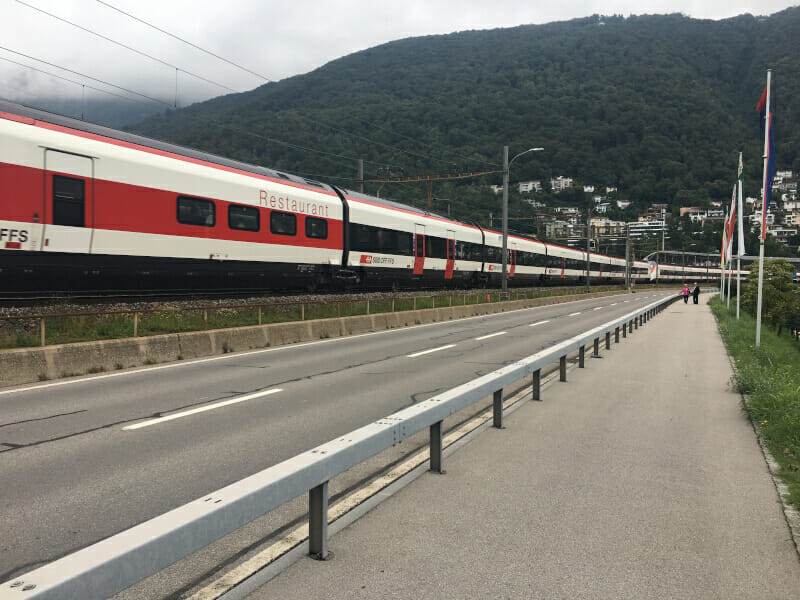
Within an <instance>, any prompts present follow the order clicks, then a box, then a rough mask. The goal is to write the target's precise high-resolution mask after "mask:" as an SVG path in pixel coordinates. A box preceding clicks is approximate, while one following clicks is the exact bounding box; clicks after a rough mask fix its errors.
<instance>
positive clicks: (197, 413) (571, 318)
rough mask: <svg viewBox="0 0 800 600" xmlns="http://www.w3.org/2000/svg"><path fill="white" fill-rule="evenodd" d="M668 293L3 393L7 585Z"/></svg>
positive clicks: (1, 524)
mask: <svg viewBox="0 0 800 600" xmlns="http://www.w3.org/2000/svg"><path fill="white" fill-rule="evenodd" d="M669 293H674V292H647V293H638V294H633V295H620V296H611V297H605V298H597V299H591V300H583V301H579V302H573V303H567V304H559V305H554V306H547V307H539V308H533V309H525V310H520V311H515V312H510V313H500V314H496V315H488V316H484V317H476V318H471V319H464V320H459V321H449V322H446V323H436V324H431V325H424V326H417V327H411V328H406V329H397V330H391V331H384V332H377V333H373V334H366V335H360V336H352V337H348V338H336V339H331V340H321V341H319V342H313V343H307V344H295V345H291V346H284V347H279V348H268V349H264V350H258V351H252V352H246V353H237V354H230V355H224V356H217V357H212V358H204V359H198V360H195V361H185V362H178V363H171V364H168V365H158V366H152V367H147V368H142V369H136V370H130V371H118V372H115V373H108V374H101V375H96V376H90V377H84V378H76V379H72V380H66V381H58V382H49V383H43V384H36V385H30V386H25V387H21V388H16V389H11V390H0V481H2V482H3V485H2V486H0V506H2V511H3V519H2V520H1V521H0V581H5V580H7V579H10V578H11V577H14V576H15V575H18V574H21V573H24V572H27V571H29V570H31V569H33V568H35V567H37V566H39V565H41V564H42V563H46V562H50V561H52V560H54V559H56V558H58V557H60V556H63V555H64V554H67V553H70V552H72V551H74V550H77V549H79V548H82V547H84V546H86V545H89V544H91V543H94V542H96V541H98V540H100V539H102V538H104V537H107V536H109V535H112V534H114V533H117V532H119V531H122V530H124V529H127V528H129V527H131V526H133V525H136V524H138V523H140V522H142V521H144V520H147V519H149V518H152V517H154V516H156V515H159V514H161V513H163V512H166V511H167V510H170V509H172V508H174V507H176V506H180V505H181V504H184V503H186V502H189V501H191V500H194V499H196V498H197V497H199V496H202V495H204V494H206V493H208V492H210V491H212V490H215V489H218V488H220V487H223V486H225V485H227V484H229V483H232V482H234V481H237V480H239V479H241V478H243V477H246V476H248V475H251V474H253V473H255V472H258V471H260V470H262V469H264V468H266V467H268V466H270V465H273V464H275V463H278V462H280V461H282V460H284V459H286V458H289V457H291V456H294V455H296V454H298V453H299V452H302V451H304V450H307V449H308V448H311V447H314V446H316V445H318V444H321V443H323V442H325V441H328V440H330V439H332V438H334V437H336V436H339V435H341V434H343V433H346V432H348V431H351V430H353V429H356V428H358V427H360V426H362V425H364V424H367V423H369V422H372V421H375V420H377V419H379V418H381V417H383V416H385V415H387V414H390V413H392V412H394V411H397V410H399V409H401V408H403V407H405V406H408V405H410V404H413V403H416V402H418V401H420V400H424V399H426V398H428V397H430V396H432V395H434V394H436V393H438V392H441V391H443V390H446V389H449V388H451V387H454V386H456V385H458V384H461V383H463V382H465V381H468V380H470V379H472V378H474V377H476V376H479V375H483V374H485V373H487V372H490V371H492V370H495V369H497V368H499V367H501V366H503V365H505V364H508V363H510V362H513V361H514V360H517V359H519V358H521V357H523V356H527V355H529V354H532V353H534V352H536V351H538V350H540V349H542V348H545V347H547V346H549V345H552V344H553V343H554V342H557V341H560V340H562V339H565V338H568V337H571V336H573V335H576V334H577V333H579V332H582V331H585V330H587V329H589V328H591V327H594V326H596V325H598V324H600V323H603V322H605V321H608V320H611V319H613V318H616V317H618V316H621V315H623V314H625V313H627V312H629V311H631V310H633V309H634V308H636V307H640V306H642V305H644V304H647V303H650V302H652V301H654V300H655V299H656V297H663V296H665V295H668V294H669ZM217 405H218V406H217ZM165 417H167V418H165Z"/></svg>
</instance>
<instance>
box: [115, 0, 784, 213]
mask: <svg viewBox="0 0 800 600" xmlns="http://www.w3.org/2000/svg"><path fill="white" fill-rule="evenodd" d="M354 34H357V32H354ZM798 39H800V8H792V9H788V10H785V11H783V12H781V13H777V14H774V15H772V16H770V17H767V18H756V17H753V16H750V15H744V16H740V17H736V18H732V19H727V20H723V21H705V20H696V19H690V18H687V17H684V16H681V15H667V16H640V17H630V18H622V17H598V16H593V17H590V18H586V19H579V20H574V21H569V22H562V23H552V24H548V25H541V26H521V27H516V28H512V29H497V30H491V31H468V32H460V33H455V34H450V35H442V36H429V37H421V38H411V39H406V40H401V41H397V42H392V43H388V44H384V45H382V46H378V47H375V48H371V49H369V50H365V51H363V52H359V53H356V54H352V55H350V56H347V57H344V58H341V59H338V60H335V61H333V62H331V63H328V64H326V65H325V66H323V67H321V68H319V69H317V70H315V71H313V72H311V73H308V74H306V75H302V76H297V77H293V78H290V79H286V80H283V81H281V82H278V83H271V84H268V85H264V86H262V87H260V88H258V89H256V90H253V91H251V92H248V93H244V94H236V95H230V96H225V97H220V98H217V99H214V100H211V101H208V102H204V103H201V104H196V105H193V106H190V107H188V108H186V109H182V110H179V111H175V112H171V113H169V114H166V115H164V116H162V117H157V118H152V119H150V120H148V121H145V122H143V123H140V124H139V125H137V126H135V127H132V128H131V129H132V130H133V131H136V132H139V133H143V134H145V135H149V136H154V137H159V138H162V139H167V140H170V141H172V142H175V143H179V144H184V145H189V146H192V147H196V148H200V149H203V150H206V151H210V152H213V153H217V154H221V155H224V156H227V157H231V158H236V159H240V160H243V161H247V162H252V163H256V164H261V165H264V166H269V167H273V168H278V169H282V170H287V171H290V172H294V173H301V174H306V175H307V176H313V177H316V178H318V179H321V180H326V181H329V182H331V183H334V184H339V185H343V186H346V187H353V186H355V183H354V181H353V180H354V179H355V177H356V173H357V171H356V169H357V167H356V159H357V158H363V159H365V161H366V177H367V178H370V177H377V176H385V175H387V174H391V175H403V174H407V175H415V174H423V173H441V172H448V171H453V170H491V169H499V168H500V163H501V161H502V146H503V145H506V144H507V145H509V146H510V147H511V152H512V155H513V154H514V153H517V152H520V151H522V150H524V149H526V148H530V147H532V146H543V147H544V148H545V150H546V151H545V152H541V153H537V154H532V155H530V156H527V157H524V158H521V159H520V160H519V161H517V162H515V163H514V166H513V169H512V171H511V180H512V183H513V182H514V181H519V180H526V179H543V180H544V179H548V178H549V177H550V176H557V175H564V176H567V177H573V178H574V179H575V181H576V182H577V183H579V184H594V185H597V186H614V187H617V188H619V197H620V198H624V199H630V200H632V201H633V202H634V206H635V207H638V208H641V209H644V208H645V207H647V206H649V204H650V203H653V202H663V203H667V204H670V205H672V206H673V207H675V208H676V209H677V207H679V206H682V205H689V204H691V205H705V204H707V203H708V202H710V201H711V200H723V201H724V200H727V199H728V198H729V197H730V193H731V186H732V184H733V182H734V180H735V177H736V161H737V157H738V152H739V151H740V150H741V151H744V153H745V167H746V186H747V188H746V193H747V194H748V195H757V193H758V187H759V182H760V178H761V168H762V166H761V150H762V148H761V146H762V143H763V142H762V140H761V134H760V130H759V127H758V119H757V114H756V112H755V106H756V103H757V102H758V99H759V96H760V94H761V91H762V89H763V87H764V85H765V81H766V69H767V68H772V69H773V81H774V86H773V90H774V108H775V114H776V117H775V128H776V129H775V132H776V145H777V150H776V155H777V158H778V168H779V169H781V170H783V169H792V170H794V171H800V128H799V127H798V124H800V123H799V121H800V118H799V117H800V114H799V112H798V111H800V44H798V43H797V40H798ZM499 183H501V176H500V175H492V176H485V177H483V178H481V179H470V180H465V181H458V182H450V183H437V184H435V186H434V195H435V196H436V197H437V200H435V203H434V208H436V209H437V210H440V211H441V210H446V208H445V204H446V202H449V204H450V207H451V210H452V212H453V214H455V215H457V216H461V217H470V218H475V219H477V220H480V221H481V222H487V218H488V212H489V211H491V210H493V208H494V213H495V215H497V213H498V212H499V202H498V198H497V197H496V196H495V195H494V194H493V193H492V192H491V191H489V190H488V185H489V184H499ZM376 190H377V185H376V184H371V185H369V186H368V188H367V191H369V192H371V193H375V192H376ZM381 195H383V196H388V197H393V198H397V199H400V200H403V201H406V202H413V203H415V204H419V205H422V204H424V203H425V202H426V192H425V188H424V186H423V185H422V184H403V185H401V184H389V185H387V186H386V187H384V188H383V190H382V191H381ZM442 198H444V199H446V200H441V199H442ZM552 198H553V199H555V197H552ZM558 201H560V202H573V203H575V202H582V203H585V202H586V198H585V196H584V194H583V192H582V191H580V192H579V191H577V190H573V191H571V192H565V193H562V194H559V196H558ZM526 210H527V211H528V212H530V209H529V208H528V207H527V205H524V204H523V203H521V202H520V201H519V199H518V198H516V197H512V213H513V214H518V215H523V214H525V211H526ZM675 212H676V213H677V210H676V211H675ZM520 223H523V222H522V221H520ZM520 228H522V229H524V228H525V227H524V225H523V226H521V227H520Z"/></svg>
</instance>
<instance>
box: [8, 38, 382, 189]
mask: <svg viewBox="0 0 800 600" xmlns="http://www.w3.org/2000/svg"><path fill="white" fill-rule="evenodd" d="M0 50H4V51H6V52H10V53H12V54H16V55H18V56H23V57H25V58H27V59H29V60H34V61H36V62H40V63H43V64H46V65H48V66H50V67H53V68H55V69H61V70H63V71H67V72H69V73H72V74H74V75H78V76H79V77H85V78H87V79H90V80H92V81H96V82H98V83H102V84H103V85H107V86H110V87H113V88H116V89H118V90H122V91H124V92H127V93H130V94H134V95H136V96H139V97H141V98H144V99H146V100H148V101H150V102H155V103H157V104H161V105H163V106H166V107H167V108H171V107H172V105H171V104H170V103H169V102H165V101H163V100H159V99H157V98H152V97H150V96H147V95H145V94H140V93H139V92H135V91H133V90H129V89H128V88H124V87H122V86H118V85H116V84H113V83H110V82H107V81H104V80H102V79H99V78H96V77H91V76H89V75H85V74H84V73H81V72H79V71H74V70H72V69H68V68H66V67H62V66H60V65H57V64H55V63H51V62H48V61H45V60H42V59H39V58H36V57H34V56H30V55H28V54H24V53H22V52H17V51H15V50H11V49H10V48H6V47H5V46H0ZM0 59H2V60H7V61H9V62H13V63H15V64H19V65H21V66H25V67H26V68H30V69H33V70H35V71H39V72H41V73H45V74H47V75H51V76H53V77H57V78H59V79H63V80H66V81H70V82H71V83H75V84H77V85H85V84H83V83H79V82H76V81H72V80H70V79H67V78H65V77H61V76H59V75H55V74H53V73H48V72H46V71H42V70H41V69H37V68H36V67H32V66H30V65H23V64H22V63H18V62H16V61H11V60H10V59H8V58H4V57H0ZM90 87H91V86H90ZM91 89H96V90H97V91H101V92H105V93H111V92H106V91H105V90H101V89H99V88H94V87H92V88H91ZM111 94H112V95H114V96H118V97H120V98H125V99H127V100H134V101H136V99H135V98H126V97H124V96H119V94H113V93H111ZM138 102H142V101H140V100H139V101H138ZM175 114H176V115H179V118H185V119H189V120H191V121H195V122H197V123H198V124H201V125H209V124H210V125H213V126H215V127H219V128H221V129H225V130H228V131H231V132H234V133H238V134H242V135H246V136H250V137H254V138H256V139H259V140H263V141H267V142H270V143H275V144H281V145H283V146H286V147H289V148H293V149H295V150H301V151H303V152H312V153H316V154H320V155H323V156H328V157H331V158H339V159H341V160H346V161H347V162H349V163H352V162H353V161H354V160H357V159H356V158H354V157H352V156H345V155H343V154H337V153H335V152H327V151H325V150H317V149H314V148H307V147H305V146H300V145H299V144H293V143H291V142H286V141H284V140H280V139H277V138H273V137H269V136H263V135H260V134H257V133H254V132H252V131H249V130H246V129H239V128H236V127H232V126H230V125H226V124H223V123H219V122H217V121H215V120H213V119H210V118H208V117H205V118H203V119H198V118H195V117H191V116H190V115H188V114H186V113H175ZM365 162H369V163H370V164H374V165H378V166H382V167H393V166H395V165H391V164H387V163H380V162H377V161H365ZM322 178H327V176H322ZM333 178H337V177H335V176H334V177H331V179H333Z"/></svg>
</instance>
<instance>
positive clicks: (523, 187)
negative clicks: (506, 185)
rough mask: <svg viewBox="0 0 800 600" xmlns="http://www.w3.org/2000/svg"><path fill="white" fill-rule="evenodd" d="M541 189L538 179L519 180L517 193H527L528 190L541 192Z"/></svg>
mask: <svg viewBox="0 0 800 600" xmlns="http://www.w3.org/2000/svg"><path fill="white" fill-rule="evenodd" d="M541 191H542V182H541V181H539V180H538V179H537V180H535V181H520V182H519V193H520V194H528V193H530V192H541Z"/></svg>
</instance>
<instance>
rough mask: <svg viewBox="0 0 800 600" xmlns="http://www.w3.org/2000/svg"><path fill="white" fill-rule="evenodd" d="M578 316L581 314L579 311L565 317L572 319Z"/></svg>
mask: <svg viewBox="0 0 800 600" xmlns="http://www.w3.org/2000/svg"><path fill="white" fill-rule="evenodd" d="M579 314H581V312H580V311H578V312H574V313H569V314H568V315H567V316H568V317H574V316H575V315H579Z"/></svg>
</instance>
